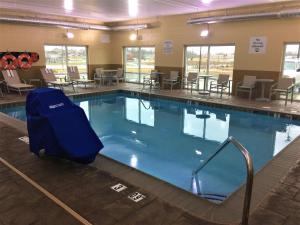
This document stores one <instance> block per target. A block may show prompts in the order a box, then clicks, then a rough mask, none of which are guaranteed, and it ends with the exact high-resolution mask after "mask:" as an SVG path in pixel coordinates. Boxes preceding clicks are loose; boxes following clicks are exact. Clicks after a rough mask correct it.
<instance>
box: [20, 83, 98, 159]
mask: <svg viewBox="0 0 300 225" xmlns="http://www.w3.org/2000/svg"><path fill="white" fill-rule="evenodd" d="M26 115H27V129H28V134H29V142H30V150H31V151H32V152H34V153H35V154H37V155H39V151H40V150H41V149H45V154H47V155H50V156H55V157H61V158H66V159H69V160H72V161H76V162H79V163H90V162H92V161H94V160H95V157H96V155H97V154H98V152H99V151H100V150H101V149H102V148H103V144H102V143H101V141H100V140H99V138H98V136H97V135H96V133H95V132H94V130H93V129H92V127H91V125H90V123H89V121H88V119H87V117H86V115H85V113H84V111H83V109H81V108H80V107H79V106H77V105H75V104H74V103H73V102H72V101H71V100H70V99H69V98H68V97H66V96H65V95H64V93H63V92H62V91H61V90H57V89H52V88H40V89H35V90H33V91H31V92H30V93H29V94H28V96H27V100H26Z"/></svg>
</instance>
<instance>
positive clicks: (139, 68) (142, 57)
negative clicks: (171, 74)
mask: <svg viewBox="0 0 300 225" xmlns="http://www.w3.org/2000/svg"><path fill="white" fill-rule="evenodd" d="M124 68H125V80H126V81H127V82H133V83H142V82H143V79H144V77H147V76H149V75H150V73H151V70H153V69H154V68H155V48H154V47H125V48H124Z"/></svg>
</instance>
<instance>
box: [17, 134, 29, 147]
mask: <svg viewBox="0 0 300 225" xmlns="http://www.w3.org/2000/svg"><path fill="white" fill-rule="evenodd" d="M19 140H20V141H23V142H25V143H26V144H28V145H29V137H27V136H24V137H19Z"/></svg>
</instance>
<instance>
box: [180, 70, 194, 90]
mask: <svg viewBox="0 0 300 225" xmlns="http://www.w3.org/2000/svg"><path fill="white" fill-rule="evenodd" d="M193 84H195V85H197V84H198V73H196V72H189V73H188V75H187V77H183V78H182V81H181V88H184V86H185V85H186V86H187V89H188V86H189V85H190V86H191V93H192V91H193Z"/></svg>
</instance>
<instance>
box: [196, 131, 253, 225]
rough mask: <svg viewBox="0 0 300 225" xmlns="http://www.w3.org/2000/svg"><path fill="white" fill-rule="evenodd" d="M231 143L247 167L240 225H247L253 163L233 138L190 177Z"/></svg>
mask: <svg viewBox="0 0 300 225" xmlns="http://www.w3.org/2000/svg"><path fill="white" fill-rule="evenodd" d="M230 143H232V144H233V145H234V146H235V147H236V148H237V149H238V150H239V151H240V152H241V153H242V155H243V157H244V159H245V162H246V167H247V182H246V191H245V196H244V207H243V217H242V225H248V220H249V211H250V204H251V195H252V186H253V174H254V171H253V162H252V158H251V156H250V154H249V152H248V151H247V149H246V148H245V147H244V146H243V145H242V144H241V143H240V142H239V141H237V140H236V139H235V138H234V137H228V138H227V139H226V140H225V141H224V142H223V143H222V144H221V145H220V146H219V147H218V149H217V151H216V152H215V153H214V154H213V155H212V156H211V157H210V158H209V159H208V160H207V161H206V162H205V163H203V164H201V165H200V166H199V167H198V168H197V169H195V170H194V171H193V174H192V176H193V177H196V176H197V174H198V173H199V171H200V170H202V169H203V168H204V167H205V166H206V165H207V164H208V163H209V162H210V161H211V160H212V159H213V158H214V157H215V156H216V155H218V154H219V153H220V152H221V151H222V150H223V149H224V148H225V147H226V146H227V145H228V144H230Z"/></svg>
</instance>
